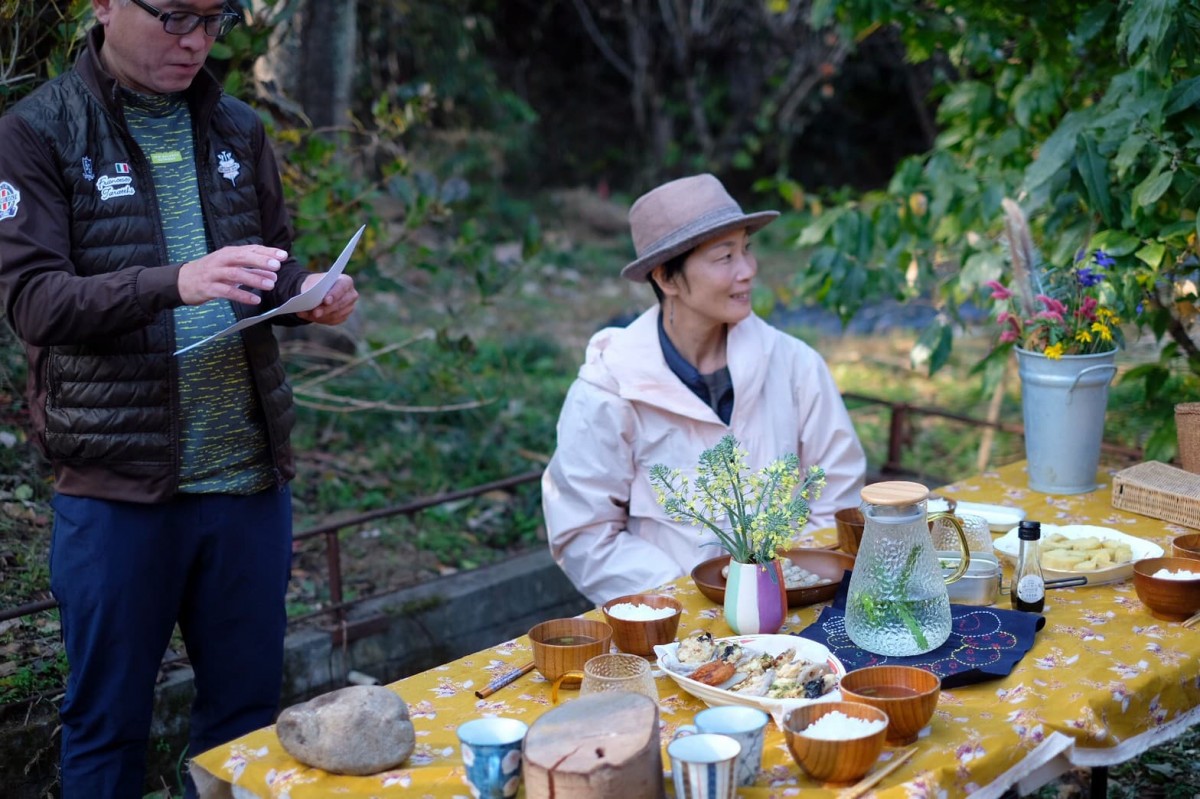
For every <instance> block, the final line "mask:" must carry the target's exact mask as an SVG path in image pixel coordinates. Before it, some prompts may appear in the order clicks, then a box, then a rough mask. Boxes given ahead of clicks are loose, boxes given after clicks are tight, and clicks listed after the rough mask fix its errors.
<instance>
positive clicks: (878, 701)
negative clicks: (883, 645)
mask: <svg viewBox="0 0 1200 799" xmlns="http://www.w3.org/2000/svg"><path fill="white" fill-rule="evenodd" d="M840 687H841V691H842V698H843V699H847V700H849V701H851V702H862V703H863V704H864V705H870V706H872V707H877V708H879V709H880V710H882V711H883V712H885V713H887V714H888V719H889V721H888V727H887V743H888V745H889V746H904V745H906V744H910V743H912V742H913V741H915V740H917V733H919V732H920V731H921V730H922V729H924V728H925V725H926V724H928V723H929V720H930V719H932V718H933V711H934V709H935V708H936V707H937V703H938V697H939V696H941V693H942V678H941V677H939V676H937V675H936V674H934V673H933V672H932V671H927V670H926V669H921V668H917V667H916V666H867V667H866V668H863V669H855V670H854V671H852V672H850V673H849V674H847V675H846V676H845V677H843V678H842V680H841V686H840Z"/></svg>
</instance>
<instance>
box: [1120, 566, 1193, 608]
mask: <svg viewBox="0 0 1200 799" xmlns="http://www.w3.org/2000/svg"><path fill="white" fill-rule="evenodd" d="M1133 588H1134V590H1135V591H1137V595H1138V599H1140V600H1142V604H1143V605H1145V606H1146V609H1147V610H1149V611H1150V615H1151V616H1153V617H1154V618H1156V619H1162V620H1163V621H1184V620H1185V619H1187V618H1188V617H1189V616H1191V615H1193V614H1195V613H1196V612H1197V611H1200V561H1197V560H1195V559H1193V558H1146V559H1144V560H1139V561H1138V562H1136V563H1134V564H1133Z"/></svg>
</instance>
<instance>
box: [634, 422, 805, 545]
mask: <svg viewBox="0 0 1200 799" xmlns="http://www.w3.org/2000/svg"><path fill="white" fill-rule="evenodd" d="M746 457H747V453H746V451H745V450H742V449H739V448H738V445H737V440H736V439H735V438H734V437H733V436H725V437H723V438H722V439H721V440H720V441H719V442H718V443H717V445H716V446H715V447H713V448H712V449H706V450H705V451H704V452H703V453H701V455H700V463H699V466H698V469H697V474H696V479H695V485H694V486H693V485H692V484H691V482H690V481H689V480H688V478H687V477H686V476H685V475H684V474H683V473H682V471H680V470H679V469H672V468H669V467H667V466H664V465H662V464H657V465H655V466H653V467H651V469H650V482H651V483H652V484H653V485H654V490H655V493H656V495H657V498H658V503H659V504H660V505H662V506H663V507H664V508H665V509H666V511H667V513H668V514H670V516H671V518H672V519H674V520H675V521H677V522H683V521H688V522H690V523H692V524H695V525H697V526H700V527H704V528H707V529H709V530H711V531H712V532H713V533H715V534H716V536H717V539H718V540H719V541H720V544H721V546H722V547H723V548H724V549H725V551H726V552H728V553H729V556H730V557H731V558H732V559H733V560H735V561H737V562H739V563H769V562H770V561H772V560H774V559H775V558H776V556H777V554H778V551H779V550H780V549H782V548H786V547H787V545H788V543H789V541H790V540H791V537H792V535H793V534H795V533H796V532H798V531H799V530H800V528H802V527H803V526H804V524H805V522H807V521H808V515H809V503H810V502H811V501H812V500H815V499H816V498H818V497H819V496H820V495H821V490H822V489H823V488H824V487H825V470H824V469H822V468H821V467H820V466H812V467H809V469H808V471H807V472H804V473H802V472H801V470H800V460H799V458H797V457H796V455H795V454H794V453H789V454H787V455H785V456H783V457H782V458H779V459H778V460H776V461H774V462H772V463H771V464H770V465H768V466H765V467H763V468H762V469H760V470H759V471H758V472H756V473H753V474H750V475H747V474H746V472H747V466H746ZM722 518H724V519H726V520H728V522H729V529H725V527H724V526H723V525H722V524H721V521H722Z"/></svg>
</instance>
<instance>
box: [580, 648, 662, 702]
mask: <svg viewBox="0 0 1200 799" xmlns="http://www.w3.org/2000/svg"><path fill="white" fill-rule="evenodd" d="M607 691H629V692H630V693H635V694H642V695H643V696H648V697H650V698H651V699H652V700H654V702H655V703H656V704H657V702H658V687H657V686H656V685H655V684H654V675H653V674H652V673H651V672H650V663H649V661H647V660H646V659H645V658H642V657H639V656H638V655H627V654H624V653H621V654H609V655H597V656H596V657H594V658H592V659H591V660H589V661H588V662H587V663H585V664H583V683H582V684H581V685H580V686H579V695H580V696H583V695H584V694H599V693H604V692H607Z"/></svg>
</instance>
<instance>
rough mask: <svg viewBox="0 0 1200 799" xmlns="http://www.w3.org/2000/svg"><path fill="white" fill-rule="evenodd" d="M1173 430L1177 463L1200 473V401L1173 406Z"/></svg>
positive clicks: (1188, 469)
mask: <svg viewBox="0 0 1200 799" xmlns="http://www.w3.org/2000/svg"><path fill="white" fill-rule="evenodd" d="M1175 430H1176V431H1177V436H1178V440H1179V465H1180V466H1182V467H1183V468H1184V469H1186V470H1187V471H1189V472H1193V473H1195V474H1200V402H1181V403H1179V404H1178V405H1176V406H1175Z"/></svg>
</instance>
